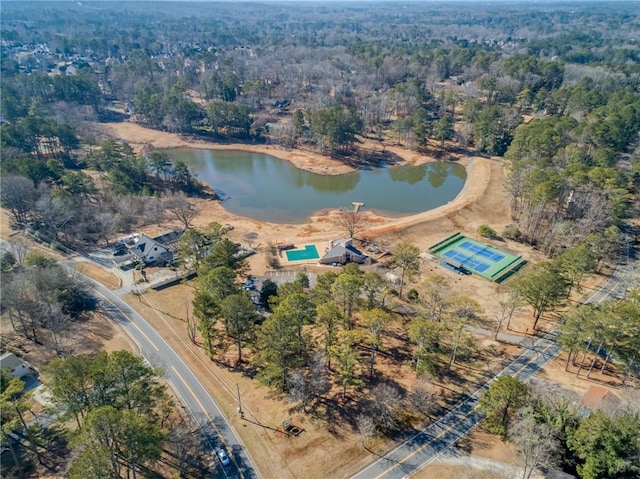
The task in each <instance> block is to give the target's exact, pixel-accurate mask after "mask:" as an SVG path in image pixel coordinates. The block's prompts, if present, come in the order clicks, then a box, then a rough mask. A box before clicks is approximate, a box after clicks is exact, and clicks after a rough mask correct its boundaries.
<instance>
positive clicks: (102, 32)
mask: <svg viewBox="0 0 640 479" xmlns="http://www.w3.org/2000/svg"><path fill="white" fill-rule="evenodd" d="M636 7H637V3H636V2H618V3H615V4H612V3H600V2H584V3H579V2H571V3H557V4H553V3H551V4H549V3H544V4H542V3H540V4H537V3H527V4H501V3H498V2H497V3H487V4H476V3H465V2H453V3H449V4H447V3H445V4H431V3H413V2H412V3H406V4H399V3H397V2H388V3H386V2H373V3H364V2H362V3H361V2H352V3H344V4H342V3H341V4H338V3H329V4H325V3H314V2H309V3H298V4H291V3H282V4H281V3H277V2H266V3H235V2H229V3H227V2H223V3H215V2H207V3H200V2H194V3H191V2H158V3H156V4H154V8H153V9H150V8H149V3H148V2H76V3H58V2H28V3H24V2H15V3H14V2H5V3H4V4H3V6H2V18H1V19H0V27H1V38H2V42H3V55H2V64H1V67H2V81H1V84H0V88H1V93H2V98H3V101H2V105H1V108H2V111H1V115H2V120H3V122H2V126H1V128H2V132H1V133H2V142H1V145H2V153H3V155H2V156H3V162H2V170H3V173H11V174H12V175H19V176H23V177H27V178H28V179H29V180H31V181H32V182H33V184H34V187H38V185H39V184H41V183H44V184H46V185H48V186H51V187H53V188H54V191H53V192H54V193H55V189H56V188H63V189H66V190H67V191H70V192H71V194H72V195H73V194H74V192H77V191H79V192H81V194H83V195H85V196H86V195H87V192H88V191H90V192H91V194H92V195H94V194H95V191H94V190H95V185H92V184H90V179H89V178H86V177H81V176H78V173H76V172H73V171H72V172H71V173H68V172H67V170H69V169H70V170H74V169H76V170H77V169H80V168H85V167H89V168H93V169H96V170H97V171H99V172H101V178H104V179H106V180H108V181H110V184H111V185H114V188H113V189H112V191H111V192H110V193H113V194H115V195H116V196H120V197H121V196H123V195H130V194H134V195H147V194H157V193H158V192H160V191H162V190H165V189H171V190H175V189H180V190H183V191H185V192H187V193H189V192H193V187H194V183H193V181H191V178H190V177H189V173H188V172H187V171H185V167H184V165H176V168H175V171H174V169H172V168H171V167H170V165H164V164H160V163H158V161H157V158H156V159H146V158H138V157H135V156H132V155H130V154H129V153H126V152H125V154H124V155H120V156H121V158H119V159H117V160H113V161H112V160H109V161H107V162H105V161H104V157H105V153H104V151H100V148H96V143H97V142H96V139H95V133H94V132H93V130H92V129H91V128H92V127H90V126H88V125H90V124H91V123H90V122H93V121H101V120H110V121H113V120H116V121H117V120H119V119H122V118H123V114H122V113H119V112H120V111H122V110H123V109H124V110H126V111H127V112H128V113H127V115H128V116H129V118H130V119H132V120H134V121H136V122H138V123H140V124H143V125H145V126H148V127H151V128H156V129H160V130H164V131H171V132H176V133H182V134H192V135H197V136H200V137H202V138H205V139H209V140H214V141H215V140H218V139H232V140H233V141H259V142H263V141H269V142H272V143H277V144H280V145H283V146H285V147H290V148H295V147H304V148H311V149H313V150H315V151H318V152H321V153H325V154H330V155H332V156H334V157H336V158H339V159H346V160H347V161H351V160H352V159H354V158H356V159H359V158H360V156H359V155H364V153H361V152H359V150H358V148H359V144H360V140H361V138H363V137H364V138H368V139H372V140H380V141H382V140H385V141H391V142H397V143H400V144H401V145H403V146H405V147H409V148H412V149H415V150H418V151H420V152H426V151H429V150H433V149H440V150H447V149H458V150H459V151H467V149H471V151H479V152H481V153H486V154H491V155H498V156H505V157H506V158H507V159H508V160H509V161H510V162H511V163H512V165H513V168H512V169H511V174H510V178H509V196H510V199H511V201H512V210H513V212H514V217H515V220H516V222H517V225H518V227H519V231H516V232H515V233H517V237H518V238H519V239H520V240H522V241H527V242H529V243H531V244H536V245H539V246H541V247H542V248H543V250H544V251H545V252H547V253H549V254H552V255H553V254H556V253H559V252H561V251H562V249H563V248H566V247H570V246H572V245H573V244H574V242H575V241H585V240H586V239H587V238H588V237H589V236H590V235H599V234H602V232H603V231H604V230H606V229H607V228H610V227H612V226H614V225H619V224H620V221H621V220H622V219H624V218H625V217H628V216H630V215H634V214H635V213H636V212H635V211H634V204H637V202H635V203H634V201H633V199H634V198H635V195H636V194H637V190H638V186H639V184H640V161H639V160H638V155H637V153H636V152H635V151H634V146H635V142H636V141H637V135H638V130H639V127H638V125H640V94H639V92H638V85H639V84H640V50H638V48H637V45H636V40H635V39H634V32H637V31H639V30H640V15H639V14H638V11H639V9H638V8H636ZM525 118H526V119H527V121H526V122H525ZM111 150H113V148H111ZM88 151H89V152H90V153H87V152H88ZM106 156H109V151H107V152H106ZM388 159H389V158H388V157H385V156H384V152H383V155H382V157H381V158H374V159H369V160H371V161H373V162H380V161H385V160H388ZM161 163H163V162H161ZM183 177H184V178H186V179H185V180H184V181H183V180H182V178H183ZM65 201H67V200H65ZM5 203H6V201H5ZM29 216H31V217H32V216H33V215H27V217H29ZM106 219H107V218H105V220H106ZM19 222H21V221H19ZM107 223H109V222H108V221H107ZM106 228H107V229H110V228H111V227H110V226H109V225H107V226H106ZM498 233H501V232H498ZM90 234H92V235H95V234H98V235H99V233H94V232H90ZM57 235H58V232H55V234H54V236H57Z"/></svg>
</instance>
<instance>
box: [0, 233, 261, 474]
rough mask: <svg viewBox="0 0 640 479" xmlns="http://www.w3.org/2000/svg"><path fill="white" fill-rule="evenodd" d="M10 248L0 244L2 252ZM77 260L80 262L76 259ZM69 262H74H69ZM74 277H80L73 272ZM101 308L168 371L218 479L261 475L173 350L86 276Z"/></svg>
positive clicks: (154, 363)
mask: <svg viewBox="0 0 640 479" xmlns="http://www.w3.org/2000/svg"><path fill="white" fill-rule="evenodd" d="M10 249H11V244H10V243H9V242H7V241H4V240H0V250H10ZM76 259H77V258H76ZM67 261H74V259H69V260H67ZM73 271H74V274H81V273H78V272H77V270H73ZM81 276H82V277H83V278H84V280H85V282H86V283H87V284H89V285H91V286H92V287H93V294H94V295H95V296H96V298H97V299H98V301H99V303H100V306H101V307H102V308H103V309H104V310H105V311H106V312H107V313H108V314H110V315H111V317H112V318H113V319H114V320H115V321H117V322H118V323H119V325H120V326H121V327H122V328H123V330H124V331H125V332H126V333H127V334H128V335H129V336H130V337H131V338H132V339H133V340H134V341H135V342H136V343H137V344H138V345H139V347H140V352H141V354H142V356H143V357H144V358H145V359H146V360H147V361H148V362H149V364H151V365H152V366H154V367H162V368H163V369H164V370H165V378H166V380H167V381H168V382H169V384H170V386H171V388H172V389H173V390H174V391H175V393H176V394H177V395H178V397H179V398H180V399H181V400H182V405H183V407H184V408H185V409H186V411H187V412H188V413H189V414H191V416H192V417H193V419H194V421H195V422H196V423H197V424H198V426H199V427H200V428H201V432H202V434H203V437H204V444H203V447H204V448H205V449H208V450H210V451H211V468H212V471H213V477H215V478H216V479H223V478H224V479H236V478H238V479H255V478H259V475H258V473H257V471H256V469H255V466H254V465H253V464H252V462H251V459H250V457H249V455H248V453H247V451H246V448H245V447H244V445H243V444H242V443H241V442H240V439H239V438H238V437H237V436H236V434H235V433H234V431H233V429H232V428H231V427H230V425H229V423H228V422H227V420H226V418H225V417H224V415H223V414H222V412H221V411H220V409H219V408H218V406H217V404H216V403H215V401H214V400H213V398H212V397H211V395H210V394H209V393H208V392H207V390H206V389H205V388H204V386H203V385H202V383H201V382H200V381H199V380H198V378H197V377H196V376H195V375H194V374H193V373H192V372H191V370H190V369H189V368H188V367H187V365H186V364H185V362H184V361H182V359H181V358H180V356H178V354H177V353H176V352H175V351H174V350H173V349H172V348H171V346H170V345H169V344H168V343H167V342H166V341H165V340H164V339H163V338H162V337H161V336H160V335H159V334H158V333H157V332H156V330H155V329H153V328H152V327H151V326H150V325H149V324H148V323H147V322H146V321H145V320H144V319H143V318H142V317H141V316H140V315H139V314H138V313H137V312H136V311H134V310H133V309H132V308H131V307H130V306H129V305H128V304H127V303H126V302H125V301H124V300H122V299H121V298H120V297H118V295H116V294H114V292H112V291H111V290H109V289H107V288H106V287H104V286H103V285H102V284H100V283H98V282H97V281H95V280H93V279H92V278H89V277H88V276H86V275H82V274H81ZM220 447H224V448H225V449H226V450H227V453H228V455H229V458H230V459H231V464H229V465H228V466H226V467H223V466H222V465H221V464H220V463H219V461H218V460H217V458H216V456H215V455H214V453H213V451H215V450H216V449H218V448H220Z"/></svg>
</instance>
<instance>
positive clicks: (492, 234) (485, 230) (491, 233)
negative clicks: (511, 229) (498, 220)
mask: <svg viewBox="0 0 640 479" xmlns="http://www.w3.org/2000/svg"><path fill="white" fill-rule="evenodd" d="M478 234H479V235H480V236H484V237H485V238H489V239H493V238H497V236H498V234H497V233H496V230H494V229H493V228H492V227H490V226H487V225H480V226H479V227H478Z"/></svg>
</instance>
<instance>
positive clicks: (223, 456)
mask: <svg viewBox="0 0 640 479" xmlns="http://www.w3.org/2000/svg"><path fill="white" fill-rule="evenodd" d="M216 455H217V456H218V459H220V464H222V465H223V466H226V465H227V464H229V462H230V461H229V456H228V455H227V451H225V450H224V449H218V450H217V451H216Z"/></svg>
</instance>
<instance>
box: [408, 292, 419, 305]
mask: <svg viewBox="0 0 640 479" xmlns="http://www.w3.org/2000/svg"><path fill="white" fill-rule="evenodd" d="M407 299H408V300H409V301H411V302H412V303H413V302H415V301H418V292H417V291H416V290H415V289H410V290H409V291H408V292H407Z"/></svg>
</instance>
